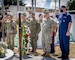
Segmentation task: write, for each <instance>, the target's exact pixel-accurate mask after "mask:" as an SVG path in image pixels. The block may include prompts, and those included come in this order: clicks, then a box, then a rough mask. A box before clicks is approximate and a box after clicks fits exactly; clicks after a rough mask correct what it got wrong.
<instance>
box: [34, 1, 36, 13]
mask: <svg viewBox="0 0 75 60" xmlns="http://www.w3.org/2000/svg"><path fill="white" fill-rule="evenodd" d="M34 12H36V0H34Z"/></svg>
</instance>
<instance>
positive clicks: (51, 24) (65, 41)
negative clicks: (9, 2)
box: [2, 6, 72, 59]
mask: <svg viewBox="0 0 75 60" xmlns="http://www.w3.org/2000/svg"><path fill="white" fill-rule="evenodd" d="M43 13H44V15H43V14H39V19H38V20H36V18H35V13H33V12H32V13H31V14H30V16H29V17H26V13H23V14H22V24H23V23H25V24H26V25H27V26H28V27H29V28H30V31H31V33H30V40H31V42H30V43H31V46H32V51H31V52H34V53H36V49H37V40H38V34H39V32H40V31H42V49H43V51H44V54H43V55H42V56H47V57H49V54H50V53H54V52H55V48H54V39H55V36H56V32H57V30H58V31H59V43H60V49H61V56H60V57H58V58H62V59H68V58H69V40H70V28H71V24H72V19H71V15H70V13H68V12H67V9H66V7H65V6H61V8H60V13H58V12H57V10H55V12H54V16H53V17H52V16H50V11H49V10H48V9H44V11H43ZM6 17H7V18H6ZM6 17H5V18H4V19H3V21H2V22H5V21H6V20H7V21H6V22H5V24H7V25H5V26H7V29H8V30H7V32H8V34H7V36H8V40H9V43H10V48H11V49H13V48H14V46H13V45H14V44H13V38H14V36H15V34H16V26H15V24H16V23H14V22H12V18H13V17H12V16H9V15H8V16H7V15H6ZM55 18H57V20H58V21H59V23H58V24H59V27H57V22H56V21H55ZM9 20H10V21H11V23H9ZM41 23H42V29H41V28H40V24H41ZM11 26H12V27H11ZM9 27H10V28H9ZM9 30H10V31H9ZM9 36H10V37H9ZM9 38H10V39H9ZM10 41H11V42H10Z"/></svg>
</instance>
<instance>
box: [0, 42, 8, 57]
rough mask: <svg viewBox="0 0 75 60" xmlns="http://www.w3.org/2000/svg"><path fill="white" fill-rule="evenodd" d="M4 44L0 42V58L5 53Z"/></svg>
mask: <svg viewBox="0 0 75 60" xmlns="http://www.w3.org/2000/svg"><path fill="white" fill-rule="evenodd" d="M6 49H7V47H6V45H5V44H4V43H0V58H4V57H5V55H6Z"/></svg>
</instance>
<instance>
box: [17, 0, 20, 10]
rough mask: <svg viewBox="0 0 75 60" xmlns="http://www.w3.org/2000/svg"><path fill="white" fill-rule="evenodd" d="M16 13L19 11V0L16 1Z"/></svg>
mask: <svg viewBox="0 0 75 60" xmlns="http://www.w3.org/2000/svg"><path fill="white" fill-rule="evenodd" d="M17 11H20V5H19V0H17Z"/></svg>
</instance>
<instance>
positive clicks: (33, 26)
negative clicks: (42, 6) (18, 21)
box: [30, 20, 40, 50]
mask: <svg viewBox="0 0 75 60" xmlns="http://www.w3.org/2000/svg"><path fill="white" fill-rule="evenodd" d="M30 31H31V34H30V38H31V45H32V48H33V50H34V49H36V48H37V40H38V33H39V32H40V24H39V23H37V21H36V20H33V21H31V22H30Z"/></svg>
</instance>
